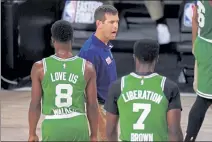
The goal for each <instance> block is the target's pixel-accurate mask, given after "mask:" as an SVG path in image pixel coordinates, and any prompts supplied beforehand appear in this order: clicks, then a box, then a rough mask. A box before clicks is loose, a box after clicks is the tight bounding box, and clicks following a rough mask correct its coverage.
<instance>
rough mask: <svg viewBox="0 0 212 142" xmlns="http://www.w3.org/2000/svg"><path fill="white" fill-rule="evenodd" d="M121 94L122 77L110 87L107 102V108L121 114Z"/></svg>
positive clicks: (108, 110)
mask: <svg viewBox="0 0 212 142" xmlns="http://www.w3.org/2000/svg"><path fill="white" fill-rule="evenodd" d="M120 95H121V79H118V80H117V81H115V82H113V83H112V85H111V87H110V88H109V93H108V98H107V100H106V102H105V110H106V111H107V112H110V113H112V114H115V115H119V110H118V104H117V101H118V98H119V96H120Z"/></svg>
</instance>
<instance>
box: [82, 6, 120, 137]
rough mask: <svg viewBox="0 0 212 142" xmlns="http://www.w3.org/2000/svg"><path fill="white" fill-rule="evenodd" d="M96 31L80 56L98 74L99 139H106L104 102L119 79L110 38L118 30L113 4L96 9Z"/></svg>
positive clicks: (117, 18)
mask: <svg viewBox="0 0 212 142" xmlns="http://www.w3.org/2000/svg"><path fill="white" fill-rule="evenodd" d="M94 18H95V21H96V27H97V28H96V32H95V33H93V34H92V35H91V36H90V37H89V39H88V40H87V41H86V42H85V43H84V45H83V47H82V48H81V50H80V53H79V56H80V57H82V58H84V59H86V60H87V61H90V62H91V63H92V64H93V65H94V67H95V70H96V74H97V80H96V81H97V98H98V103H99V112H100V115H99V128H98V129H99V132H98V138H99V139H98V140H100V141H105V140H106V135H105V134H106V132H105V125H106V122H105V115H106V114H105V110H104V104H105V100H106V98H107V95H108V88H109V86H110V85H111V83H112V82H113V81H115V80H116V79H117V72H116V62H115V59H114V58H113V55H112V52H111V48H112V47H113V45H112V44H111V43H110V40H114V39H115V38H116V34H117V31H118V23H119V17H118V11H117V9H116V8H115V7H113V6H112V5H102V6H100V7H98V8H97V9H96V10H95V14H94Z"/></svg>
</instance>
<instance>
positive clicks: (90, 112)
mask: <svg viewBox="0 0 212 142" xmlns="http://www.w3.org/2000/svg"><path fill="white" fill-rule="evenodd" d="M85 80H86V81H87V86H86V90H85V94H86V99H87V101H86V109H87V117H88V121H89V124H90V130H91V138H94V139H95V138H97V128H98V105H97V87H96V72H95V69H94V67H93V65H92V64H91V63H90V62H88V61H87V62H86V65H85Z"/></svg>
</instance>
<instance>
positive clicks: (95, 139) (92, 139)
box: [90, 135, 98, 142]
mask: <svg viewBox="0 0 212 142" xmlns="http://www.w3.org/2000/svg"><path fill="white" fill-rule="evenodd" d="M90 140H91V142H97V141H98V140H97V136H92V135H91V136H90Z"/></svg>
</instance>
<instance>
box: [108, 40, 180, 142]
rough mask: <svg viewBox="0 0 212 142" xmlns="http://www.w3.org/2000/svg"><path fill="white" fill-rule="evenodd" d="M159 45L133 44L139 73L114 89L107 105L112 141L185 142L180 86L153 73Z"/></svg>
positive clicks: (143, 42) (152, 43) (144, 42)
mask: <svg viewBox="0 0 212 142" xmlns="http://www.w3.org/2000/svg"><path fill="white" fill-rule="evenodd" d="M158 54H159V44H158V43H157V42H156V41H154V40H150V39H143V40H140V41H137V42H136V43H135V45H134V55H135V56H134V58H135V64H136V71H135V72H132V73H130V74H129V75H126V76H123V77H122V78H121V79H119V80H117V81H115V82H114V83H113V85H112V86H111V88H110V90H109V94H108V99H107V102H106V105H105V109H106V111H107V113H106V122H107V124H106V128H107V130H106V131H107V137H108V140H109V141H117V140H118V137H117V134H118V133H117V125H118V119H119V120H120V132H121V134H120V140H121V141H182V140H183V135H182V130H181V126H180V120H181V109H182V108H181V101H180V92H179V89H178V86H177V85H176V84H175V83H174V82H172V81H171V80H170V79H168V78H166V77H164V76H161V75H159V74H157V73H155V72H154V68H155V64H156V62H157V60H158Z"/></svg>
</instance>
